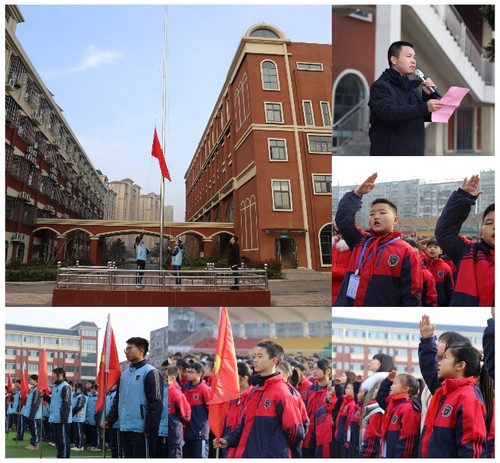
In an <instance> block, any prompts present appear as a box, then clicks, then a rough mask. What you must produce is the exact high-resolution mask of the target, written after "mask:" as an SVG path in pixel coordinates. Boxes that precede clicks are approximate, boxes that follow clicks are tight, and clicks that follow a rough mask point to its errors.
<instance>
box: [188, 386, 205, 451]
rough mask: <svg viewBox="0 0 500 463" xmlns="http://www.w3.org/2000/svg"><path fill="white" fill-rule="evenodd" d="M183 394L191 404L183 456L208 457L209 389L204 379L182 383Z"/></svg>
mask: <svg viewBox="0 0 500 463" xmlns="http://www.w3.org/2000/svg"><path fill="white" fill-rule="evenodd" d="M184 395H185V396H186V399H187V401H188V403H189V405H191V420H190V421H189V424H188V425H187V426H186V430H185V432H184V440H185V444H184V449H183V455H184V458H208V450H209V449H208V437H209V434H210V428H209V426H208V402H209V401H210V396H211V390H210V387H209V386H208V385H207V383H205V382H204V381H200V382H199V383H196V384H193V382H192V381H188V382H187V383H185V384H184Z"/></svg>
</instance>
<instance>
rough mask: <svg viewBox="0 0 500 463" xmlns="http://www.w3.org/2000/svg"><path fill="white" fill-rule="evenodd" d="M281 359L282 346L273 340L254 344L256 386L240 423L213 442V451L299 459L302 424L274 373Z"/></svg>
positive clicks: (283, 384) (278, 376)
mask: <svg viewBox="0 0 500 463" xmlns="http://www.w3.org/2000/svg"><path fill="white" fill-rule="evenodd" d="M283 358H284V351H283V347H281V346H280V345H279V344H277V343H275V342H273V341H262V342H259V343H258V344H257V345H256V347H255V348H254V357H253V367H254V371H255V373H257V374H258V378H257V382H258V383H257V385H256V387H254V388H252V390H251V391H250V393H249V394H248V398H247V401H246V407H245V414H244V416H243V419H242V422H241V423H240V425H239V426H238V427H237V428H236V429H234V430H233V431H232V432H231V433H229V434H227V435H224V436H223V437H222V438H220V439H214V442H213V445H214V447H215V448H225V447H236V452H235V458H289V457H290V456H292V457H300V456H301V454H302V452H301V446H302V440H303V439H304V427H305V425H304V422H303V417H302V416H301V412H300V410H298V409H297V407H296V399H295V398H294V396H293V395H292V394H291V392H290V389H289V388H288V386H287V385H286V384H285V382H284V381H283V378H282V377H281V375H280V374H279V373H277V372H276V365H277V364H278V362H279V361H280V360H283Z"/></svg>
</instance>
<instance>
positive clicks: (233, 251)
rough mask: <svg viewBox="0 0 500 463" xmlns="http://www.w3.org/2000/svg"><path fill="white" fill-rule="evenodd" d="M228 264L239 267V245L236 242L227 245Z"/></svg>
mask: <svg viewBox="0 0 500 463" xmlns="http://www.w3.org/2000/svg"><path fill="white" fill-rule="evenodd" d="M228 263H229V266H230V267H231V268H232V267H239V265H240V245H239V244H238V243H234V244H230V245H229V255H228Z"/></svg>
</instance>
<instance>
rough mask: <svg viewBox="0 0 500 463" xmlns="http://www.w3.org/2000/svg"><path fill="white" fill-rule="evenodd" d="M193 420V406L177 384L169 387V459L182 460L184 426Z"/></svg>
mask: <svg viewBox="0 0 500 463" xmlns="http://www.w3.org/2000/svg"><path fill="white" fill-rule="evenodd" d="M190 419H191V405H189V402H188V401H187V399H186V397H184V395H183V394H182V392H181V390H180V389H179V387H177V383H176V382H174V383H173V384H169V386H168V458H182V446H183V445H184V433H183V426H186V425H187V424H188V423H189V421H190Z"/></svg>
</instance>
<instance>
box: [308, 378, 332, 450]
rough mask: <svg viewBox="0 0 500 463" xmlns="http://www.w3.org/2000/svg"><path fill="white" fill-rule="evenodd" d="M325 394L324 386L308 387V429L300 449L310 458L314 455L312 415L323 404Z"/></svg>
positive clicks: (314, 435) (314, 438) (314, 441)
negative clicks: (305, 450)
mask: <svg viewBox="0 0 500 463" xmlns="http://www.w3.org/2000/svg"><path fill="white" fill-rule="evenodd" d="M326 392H327V387H326V386H320V385H319V384H317V383H316V384H313V385H311V386H310V387H309V392H308V394H307V403H306V410H307V416H308V417H309V427H308V428H307V433H306V435H305V438H304V442H303V443H302V448H303V449H307V452H306V453H307V454H308V456H309V455H310V456H312V455H314V454H315V453H316V445H317V443H316V422H315V420H314V413H315V412H316V410H318V409H319V408H320V407H322V406H323V405H324V404H325V401H326ZM330 434H331V432H330Z"/></svg>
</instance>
